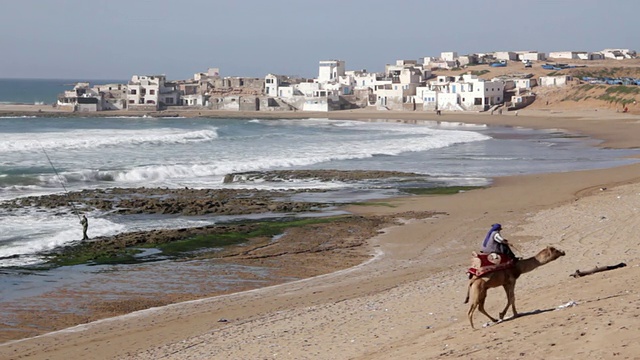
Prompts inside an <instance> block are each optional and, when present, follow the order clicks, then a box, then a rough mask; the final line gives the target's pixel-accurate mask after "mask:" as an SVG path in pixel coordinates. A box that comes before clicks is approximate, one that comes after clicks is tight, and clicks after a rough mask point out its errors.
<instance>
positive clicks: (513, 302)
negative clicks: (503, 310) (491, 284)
mask: <svg viewBox="0 0 640 360" xmlns="http://www.w3.org/2000/svg"><path fill="white" fill-rule="evenodd" d="M509 295H510V298H511V310H513V317H518V312H517V311H516V284H515V283H513V284H512V285H511V287H510V288H509Z"/></svg>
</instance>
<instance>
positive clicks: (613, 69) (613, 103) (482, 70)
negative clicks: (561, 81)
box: [434, 59, 640, 114]
mask: <svg viewBox="0 0 640 360" xmlns="http://www.w3.org/2000/svg"><path fill="white" fill-rule="evenodd" d="M548 62H549V63H555V62H556V61H548ZM558 62H560V63H568V64H571V65H576V66H580V67H575V68H571V69H564V70H545V69H543V68H541V67H540V65H542V64H545V63H546V62H537V63H535V64H534V65H533V67H531V68H525V67H524V64H522V63H520V62H515V61H510V62H509V63H508V66H506V67H491V66H489V65H475V66H469V67H467V68H465V69H458V70H439V71H435V72H434V74H435V75H461V74H466V73H469V72H470V73H471V74H475V75H478V76H479V77H481V78H483V79H487V80H490V79H492V78H494V77H497V76H501V75H519V74H531V75H532V77H535V78H539V77H541V76H557V75H571V76H573V77H574V78H575V81H573V82H572V83H571V84H570V85H569V86H565V87H540V86H538V87H535V88H533V90H532V91H533V92H534V93H535V94H536V95H537V99H536V101H535V102H534V103H533V104H532V105H530V106H529V108H531V109H585V108H593V109H594V110H597V109H607V110H617V111H622V110H623V109H624V108H625V107H627V108H628V111H629V112H630V113H633V114H640V104H638V102H639V101H640V86H636V85H629V86H625V85H593V84H589V83H587V82H584V81H581V80H579V79H580V78H582V77H595V78H601V77H611V78H616V77H633V78H640V59H631V60H622V61H615V60H601V61H584V60H572V61H558Z"/></svg>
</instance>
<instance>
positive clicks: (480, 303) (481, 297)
mask: <svg viewBox="0 0 640 360" xmlns="http://www.w3.org/2000/svg"><path fill="white" fill-rule="evenodd" d="M475 284H478V285H477V287H476V290H477V295H478V296H477V297H476V298H475V299H474V300H475V301H474V303H475V304H477V307H478V311H480V312H481V313H483V314H484V315H485V316H486V317H488V318H489V319H491V321H493V322H497V321H498V320H497V319H496V318H494V317H493V316H491V315H489V314H488V313H487V312H486V311H485V309H484V301H485V300H486V299H487V288H486V287H485V286H484V281H482V280H480V281H478V282H476V283H475ZM475 284H474V285H475Z"/></svg>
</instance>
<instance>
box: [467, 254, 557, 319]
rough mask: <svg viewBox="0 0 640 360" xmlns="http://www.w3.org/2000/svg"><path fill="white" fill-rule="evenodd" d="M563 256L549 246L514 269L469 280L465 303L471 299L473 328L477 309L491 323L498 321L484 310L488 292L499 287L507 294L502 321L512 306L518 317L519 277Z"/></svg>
mask: <svg viewBox="0 0 640 360" xmlns="http://www.w3.org/2000/svg"><path fill="white" fill-rule="evenodd" d="M561 256H564V251H561V250H558V249H556V248H554V247H552V246H547V247H546V248H544V249H542V251H540V252H539V253H538V254H536V256H533V257H530V258H528V259H523V260H519V261H517V262H516V263H515V265H514V266H513V267H510V268H507V269H503V270H498V271H494V272H492V273H489V274H485V275H482V276H480V277H478V276H473V277H471V279H470V280H469V287H468V288H467V298H466V299H465V301H464V303H465V304H466V303H468V302H469V297H471V306H470V308H469V312H468V313H467V316H468V317H469V322H470V323H471V327H472V328H473V329H475V327H474V326H473V312H474V311H475V310H476V308H477V309H478V310H479V311H480V312H481V313H483V314H485V315H486V316H487V317H488V318H489V319H491V321H493V322H497V321H498V320H497V319H495V318H493V317H492V316H490V315H489V314H487V312H486V311H485V310H484V301H485V299H486V298H487V290H488V289H490V288H494V287H498V286H502V287H504V290H505V292H506V293H507V306H505V308H504V310H502V312H500V320H502V319H503V318H504V315H505V314H506V313H507V310H508V309H509V306H511V309H512V310H513V317H517V316H518V312H517V311H516V296H515V288H516V280H517V279H518V277H520V275H521V274H524V273H528V272H529V271H532V270H535V269H536V268H538V267H539V266H542V265H545V264H548V263H550V262H552V261H553V260H556V259H557V258H559V257H561Z"/></svg>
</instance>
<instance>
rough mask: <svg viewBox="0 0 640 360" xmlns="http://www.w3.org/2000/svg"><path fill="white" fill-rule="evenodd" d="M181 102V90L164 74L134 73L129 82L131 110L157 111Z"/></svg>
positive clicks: (128, 94) (128, 91)
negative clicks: (168, 80) (167, 79)
mask: <svg viewBox="0 0 640 360" xmlns="http://www.w3.org/2000/svg"><path fill="white" fill-rule="evenodd" d="M179 104H180V91H179V90H178V89H177V86H176V85H175V84H173V83H170V82H167V81H166V77H165V76H164V75H133V76H132V77H131V80H130V81H129V83H128V84H127V108H128V109H129V110H144V111H156V110H160V109H164V108H165V107H166V106H175V105H179Z"/></svg>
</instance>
